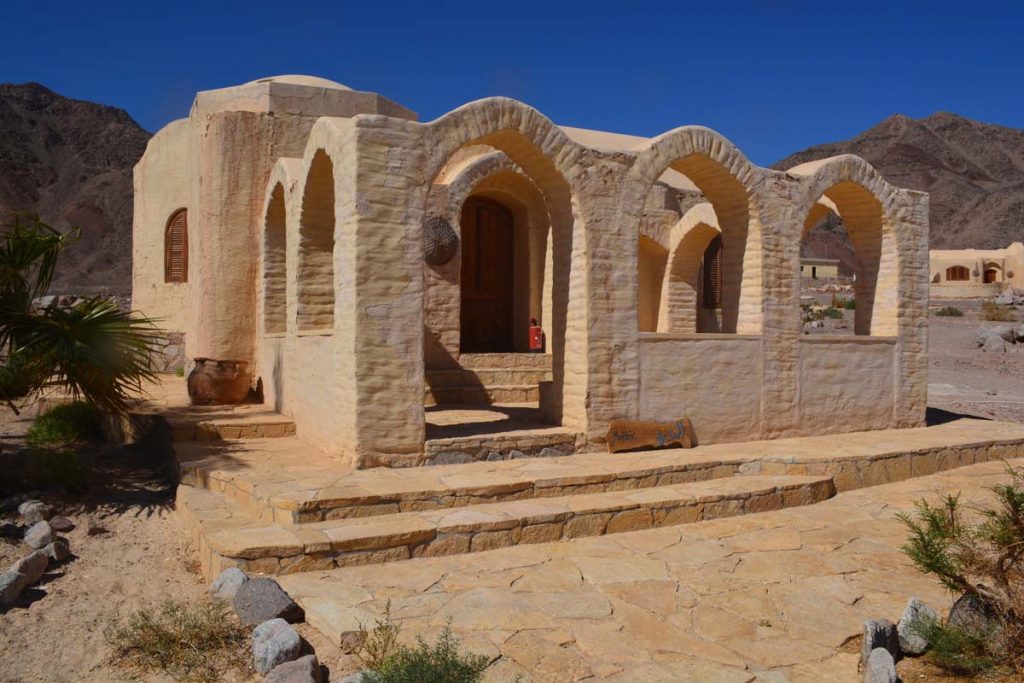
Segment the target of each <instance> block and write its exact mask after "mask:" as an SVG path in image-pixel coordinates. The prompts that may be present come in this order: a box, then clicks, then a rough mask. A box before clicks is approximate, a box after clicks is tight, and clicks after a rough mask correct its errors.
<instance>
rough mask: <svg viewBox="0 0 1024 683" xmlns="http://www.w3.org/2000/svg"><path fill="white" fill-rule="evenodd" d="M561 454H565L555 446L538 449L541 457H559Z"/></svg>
mask: <svg viewBox="0 0 1024 683" xmlns="http://www.w3.org/2000/svg"><path fill="white" fill-rule="evenodd" d="M563 455H565V453H563V452H562V451H560V450H558V449H557V448H551V446H548V447H547V448H542V449H541V451H540V457H542V458H561V457H562V456H563Z"/></svg>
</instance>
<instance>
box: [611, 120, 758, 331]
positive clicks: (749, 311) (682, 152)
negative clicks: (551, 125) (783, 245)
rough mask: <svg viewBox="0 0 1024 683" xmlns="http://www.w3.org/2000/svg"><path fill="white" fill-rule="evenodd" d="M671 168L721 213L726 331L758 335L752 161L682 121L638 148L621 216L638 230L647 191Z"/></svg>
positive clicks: (709, 133) (719, 138) (722, 140)
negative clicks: (695, 187)
mask: <svg viewBox="0 0 1024 683" xmlns="http://www.w3.org/2000/svg"><path fill="white" fill-rule="evenodd" d="M669 169H671V170H674V171H677V172H679V173H681V174H683V175H685V176H686V177H687V178H688V179H689V180H690V181H691V182H693V184H694V185H696V186H697V188H698V189H699V190H700V191H701V193H702V194H703V195H704V197H705V198H706V199H707V201H708V203H710V204H711V206H712V207H713V208H714V213H715V214H716V216H717V218H718V224H719V227H720V230H721V234H722V243H723V258H722V269H723V282H722V288H723V291H722V299H723V300H722V331H724V332H737V333H740V334H760V333H761V327H762V318H763V312H762V298H763V294H762V290H763V283H762V255H761V220H760V214H759V212H758V209H757V202H756V197H755V194H754V190H753V186H754V177H755V168H754V166H753V164H751V163H750V161H749V160H747V158H746V157H745V156H744V155H743V154H742V153H741V152H740V151H739V150H738V149H737V148H736V147H735V146H734V145H733V144H732V143H731V142H729V140H727V139H726V138H724V137H723V136H721V135H719V134H718V133H716V132H715V131H713V130H711V129H709V128H704V127H702V126H684V127H682V128H677V129H675V130H672V131H669V132H668V133H665V134H663V135H661V136H659V137H657V138H655V139H654V140H652V141H651V143H650V144H649V145H648V146H647V147H646V148H644V149H642V150H641V151H640V152H639V153H638V155H637V160H636V163H635V164H634V165H633V168H632V169H631V171H630V173H629V176H628V178H627V180H626V186H625V188H624V190H623V199H622V202H621V205H622V207H623V208H622V211H623V214H622V215H623V220H624V221H628V223H627V224H628V225H631V226H636V227H635V228H634V231H635V232H636V233H638V232H639V230H640V222H641V218H642V212H643V206H644V201H645V198H646V196H647V192H648V191H649V190H650V188H651V186H652V185H653V184H654V182H655V181H656V180H657V179H658V178H659V177H661V175H662V174H663V173H664V172H665V171H666V170H669Z"/></svg>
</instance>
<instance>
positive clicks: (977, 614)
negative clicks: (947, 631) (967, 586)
mask: <svg viewBox="0 0 1024 683" xmlns="http://www.w3.org/2000/svg"><path fill="white" fill-rule="evenodd" d="M946 626H955V627H956V628H959V629H963V630H964V631H967V632H969V633H973V634H975V635H978V636H989V635H992V634H994V633H996V632H997V631H999V617H998V616H997V615H996V612H995V610H994V609H992V608H991V607H990V606H989V605H987V604H985V602H984V601H983V600H982V599H981V598H979V597H977V596H976V595H974V594H973V593H964V594H963V595H961V596H960V597H959V598H957V600H956V602H954V603H953V606H952V607H950V608H949V616H947V617H946Z"/></svg>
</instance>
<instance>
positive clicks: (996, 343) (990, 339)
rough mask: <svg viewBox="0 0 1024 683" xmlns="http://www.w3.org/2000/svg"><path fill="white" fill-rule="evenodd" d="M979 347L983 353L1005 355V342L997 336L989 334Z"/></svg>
mask: <svg viewBox="0 0 1024 683" xmlns="http://www.w3.org/2000/svg"><path fill="white" fill-rule="evenodd" d="M979 346H981V350H982V351H984V352H985V353H1006V341H1005V340H1004V339H1003V338H1002V337H1000V336H999V335H997V334H989V335H988V336H986V337H985V341H984V343H982V344H979Z"/></svg>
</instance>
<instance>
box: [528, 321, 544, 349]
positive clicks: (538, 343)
mask: <svg viewBox="0 0 1024 683" xmlns="http://www.w3.org/2000/svg"><path fill="white" fill-rule="evenodd" d="M530 353H544V330H543V329H541V326H540V325H538V324H537V319H536V318H530Z"/></svg>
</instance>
